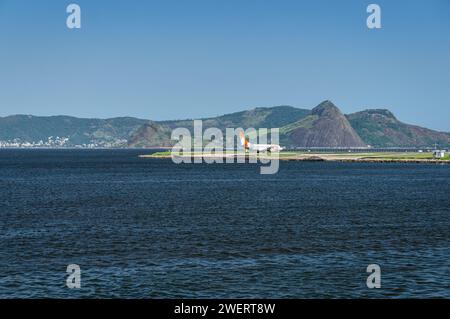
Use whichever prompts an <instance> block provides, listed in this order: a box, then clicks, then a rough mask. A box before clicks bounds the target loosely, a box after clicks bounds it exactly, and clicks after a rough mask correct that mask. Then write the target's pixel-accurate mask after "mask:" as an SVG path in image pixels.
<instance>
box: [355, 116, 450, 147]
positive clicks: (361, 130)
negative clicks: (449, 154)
mask: <svg viewBox="0 0 450 319" xmlns="http://www.w3.org/2000/svg"><path fill="white" fill-rule="evenodd" d="M347 118H348V120H349V121H350V124H351V125H352V126H353V128H354V129H355V130H356V132H358V134H359V136H361V138H362V139H363V140H364V142H366V143H367V144H369V145H371V146H374V147H397V146H402V147H423V146H431V145H434V143H437V144H438V145H439V146H449V145H450V134H449V133H445V132H437V131H433V130H430V129H426V128H423V127H420V126H415V125H409V124H405V123H402V122H400V121H399V120H397V118H396V117H395V116H394V114H392V113H391V112H390V111H389V110H365V111H362V112H357V113H353V114H349V115H347Z"/></svg>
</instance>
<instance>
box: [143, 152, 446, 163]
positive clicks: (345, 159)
mask: <svg viewBox="0 0 450 319" xmlns="http://www.w3.org/2000/svg"><path fill="white" fill-rule="evenodd" d="M176 157H177V158H186V159H187V158H190V159H193V158H203V159H204V158H207V159H222V160H223V161H226V160H227V159H230V158H233V159H241V160H242V159H244V160H245V161H248V160H250V159H255V158H256V160H265V161H269V160H275V159H278V160H280V161H297V162H341V163H416V164H450V160H441V159H429V158H415V159H414V158H386V157H379V158H376V157H367V156H364V157H350V156H345V155H344V156H342V155H340V154H339V155H336V154H323V155H321V154H314V155H313V154H311V155H307V156H305V155H295V154H293V155H290V156H279V157H278V158H275V157H271V156H252V155H248V154H246V155H243V154H242V155H241V154H225V155H211V154H208V155H195V154H192V155H185V156H183V155H181V156H176ZM139 158H144V159H145V158H152V159H172V156H171V155H168V154H165V155H152V154H149V155H139Z"/></svg>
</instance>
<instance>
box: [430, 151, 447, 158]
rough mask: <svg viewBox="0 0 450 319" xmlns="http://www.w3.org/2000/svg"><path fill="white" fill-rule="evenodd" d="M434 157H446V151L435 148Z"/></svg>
mask: <svg viewBox="0 0 450 319" xmlns="http://www.w3.org/2000/svg"><path fill="white" fill-rule="evenodd" d="M433 157H434V158H444V157H445V151H439V150H435V151H433Z"/></svg>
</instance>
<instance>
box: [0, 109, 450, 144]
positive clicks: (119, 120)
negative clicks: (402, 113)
mask: <svg viewBox="0 0 450 319" xmlns="http://www.w3.org/2000/svg"><path fill="white" fill-rule="evenodd" d="M202 120H203V129H207V128H209V127H217V128H219V129H221V130H224V129H225V128H227V127H234V128H237V127H242V128H244V129H246V128H249V127H254V128H256V129H258V128H262V127H265V128H272V127H279V128H280V142H281V144H283V145H286V146H288V147H364V146H367V145H370V146H373V147H431V146H432V145H434V143H437V144H439V145H440V146H442V147H448V146H450V133H447V132H440V131H435V130H431V129H427V128H424V127H420V126H417V125H411V124H406V123H403V122H401V121H399V120H398V119H397V118H396V117H395V115H394V114H393V113H392V112H391V111H390V110H388V109H365V110H362V111H358V112H354V113H351V114H343V113H342V112H341V111H340V109H339V108H338V107H337V106H336V105H334V104H333V103H332V102H331V101H329V100H326V101H323V102H322V103H320V104H319V105H317V106H316V107H314V108H313V109H306V108H296V107H293V106H289V105H280V106H272V107H255V108H252V109H250V110H244V111H239V112H233V113H229V114H224V115H220V116H216V117H205V118H202ZM192 121H193V120H192V119H184V120H165V121H151V120H147V119H140V118H136V117H128V116H123V117H113V118H107V119H101V118H78V117H74V116H68V115H54V116H34V115H28V114H16V115H9V116H4V117H0V146H8V145H10V144H13V145H15V146H17V145H20V144H21V143H25V142H26V143H40V142H43V144H46V143H47V142H46V141H47V140H48V139H49V137H64V138H67V142H66V143H65V144H64V146H82V147H84V146H92V147H156V146H170V145H172V142H170V132H171V130H172V129H174V128H176V127H186V128H188V129H190V130H192V126H193V122H192ZM8 143H9V144H8ZM39 145H42V143H41V144H39Z"/></svg>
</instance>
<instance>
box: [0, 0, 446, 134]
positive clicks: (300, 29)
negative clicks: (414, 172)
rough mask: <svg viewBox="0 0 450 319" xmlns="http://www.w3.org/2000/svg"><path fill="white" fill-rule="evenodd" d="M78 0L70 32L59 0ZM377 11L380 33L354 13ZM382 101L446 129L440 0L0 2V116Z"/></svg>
mask: <svg viewBox="0 0 450 319" xmlns="http://www.w3.org/2000/svg"><path fill="white" fill-rule="evenodd" d="M70 3H76V4H78V5H79V6H80V7H81V29H69V28H67V26H66V19H67V16H68V15H69V14H68V13H66V7H67V6H68V5H69V4H70ZM371 3H376V4H378V5H379V6H380V7H381V24H382V28H381V29H369V28H367V25H366V19H367V17H368V16H369V13H367V12H366V8H367V6H368V5H369V4H371ZM327 99H329V100H331V101H333V102H334V103H335V104H336V105H337V106H338V107H339V108H340V109H341V110H342V111H343V112H344V113H351V112H355V111H360V110H363V109H367V108H388V109H390V110H391V111H392V112H393V113H394V114H395V115H396V116H397V117H398V118H399V119H400V120H402V121H404V122H406V123H412V124H418V125H422V126H426V127H429V128H432V129H437V130H443V131H450V0H417V1H414V0H395V1H392V0H391V1H387V0H384V1H381V0H370V1H361V0H341V1H337V0H315V1H312V0H311V1H302V0H292V1H291V0H266V1H260V0H178V1H175V0H160V1H151V0H142V1H138V0H128V1H125V0H110V1H107V0H72V1H63V0H28V1H24V0H0V116H7V115H11V114H33V115H60V114H64V115H72V116H78V117H98V118H109V117H117V116H134V117H140V118H146V119H152V120H164V119H182V118H197V117H208V116H216V115H221V114H226V113H231V112H236V111H241V110H245V109H250V108H254V107H261V106H267V107H268V106H275V105H292V106H295V107H301V108H313V107H314V106H316V105H317V104H319V103H320V102H321V101H323V100H327Z"/></svg>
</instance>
